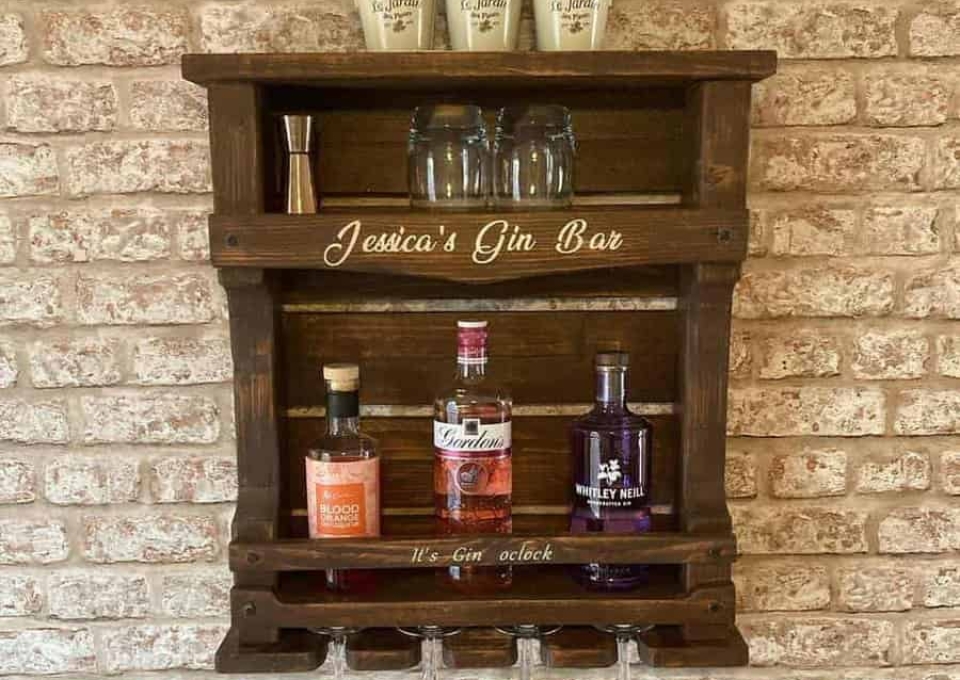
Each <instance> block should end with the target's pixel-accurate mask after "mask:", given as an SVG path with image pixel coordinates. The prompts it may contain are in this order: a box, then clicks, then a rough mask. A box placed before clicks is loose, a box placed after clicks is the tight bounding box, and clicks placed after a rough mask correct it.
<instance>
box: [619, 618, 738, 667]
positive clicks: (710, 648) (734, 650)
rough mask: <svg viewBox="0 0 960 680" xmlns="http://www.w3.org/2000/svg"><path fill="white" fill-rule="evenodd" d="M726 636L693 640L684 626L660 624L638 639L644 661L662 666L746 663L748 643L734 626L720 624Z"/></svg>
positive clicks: (712, 665)
mask: <svg viewBox="0 0 960 680" xmlns="http://www.w3.org/2000/svg"><path fill="white" fill-rule="evenodd" d="M717 629H718V630H720V631H722V632H723V636H722V637H720V638H717V639H713V640H700V641H689V640H686V639H685V638H684V637H683V634H682V632H681V630H680V628H677V627H658V628H655V629H654V630H652V631H649V632H647V633H644V634H643V635H641V636H640V637H639V638H637V650H638V652H639V654H640V661H641V662H643V663H645V664H647V665H648V666H654V667H658V668H691V667H725V666H745V665H747V663H748V661H749V650H748V648H747V644H746V642H745V641H744V639H743V636H741V635H740V632H739V631H738V630H737V629H736V628H735V627H734V626H719V627H718V628H717Z"/></svg>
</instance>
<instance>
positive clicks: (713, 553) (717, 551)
mask: <svg viewBox="0 0 960 680" xmlns="http://www.w3.org/2000/svg"><path fill="white" fill-rule="evenodd" d="M707 554H708V555H709V556H710V557H720V548H710V549H709V550H708V551H707Z"/></svg>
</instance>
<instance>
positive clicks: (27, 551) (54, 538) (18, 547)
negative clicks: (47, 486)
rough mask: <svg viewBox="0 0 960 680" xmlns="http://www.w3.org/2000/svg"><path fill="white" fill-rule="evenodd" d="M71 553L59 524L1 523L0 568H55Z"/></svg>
mask: <svg viewBox="0 0 960 680" xmlns="http://www.w3.org/2000/svg"><path fill="white" fill-rule="evenodd" d="M69 553H70V547H69V545H68V544H67V527H66V526H65V525H64V523H63V522H61V521H59V520H41V519H37V520H33V519H0V564H52V563H54V562H62V561H64V560H65V559H67V555H68V554H69Z"/></svg>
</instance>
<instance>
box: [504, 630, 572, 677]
mask: <svg viewBox="0 0 960 680" xmlns="http://www.w3.org/2000/svg"><path fill="white" fill-rule="evenodd" d="M561 628H563V626H551V627H548V628H542V627H540V626H534V625H532V624H521V625H519V626H505V627H501V626H496V631H497V632H498V633H502V634H503V635H509V636H510V637H514V638H516V639H517V662H518V663H519V664H520V680H530V676H531V674H532V673H533V666H534V664H535V663H536V658H535V656H536V655H535V654H534V644H533V642H534V640H538V639H539V638H542V637H546V636H547V635H553V634H554V633H556V632H557V631H558V630H560V629H561Z"/></svg>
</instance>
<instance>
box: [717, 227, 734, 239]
mask: <svg viewBox="0 0 960 680" xmlns="http://www.w3.org/2000/svg"><path fill="white" fill-rule="evenodd" d="M732 240H733V232H732V231H731V230H730V229H727V228H726V227H721V228H719V229H717V243H730V241H732Z"/></svg>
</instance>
